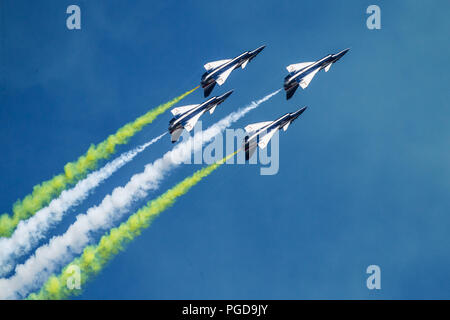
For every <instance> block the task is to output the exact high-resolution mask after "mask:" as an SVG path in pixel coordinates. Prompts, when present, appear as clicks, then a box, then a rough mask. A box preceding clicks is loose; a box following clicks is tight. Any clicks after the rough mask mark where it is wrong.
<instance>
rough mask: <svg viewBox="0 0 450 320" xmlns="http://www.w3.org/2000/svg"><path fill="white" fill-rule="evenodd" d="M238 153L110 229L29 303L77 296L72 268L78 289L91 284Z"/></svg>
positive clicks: (188, 178) (186, 179)
mask: <svg viewBox="0 0 450 320" xmlns="http://www.w3.org/2000/svg"><path fill="white" fill-rule="evenodd" d="M237 152H238V151H236V152H234V153H232V154H230V155H228V156H226V157H225V158H223V159H222V160H220V161H218V162H216V163H213V164H212V165H209V166H208V167H205V168H203V169H200V170H198V171H197V172H195V173H194V174H193V175H191V176H190V177H187V178H185V179H184V180H183V181H181V182H180V183H178V184H177V185H175V186H174V187H173V188H171V189H169V190H167V191H166V192H165V193H163V194H162V195H161V196H159V197H158V198H156V199H155V200H152V201H149V202H148V203H147V204H146V205H145V206H144V207H142V208H141V209H139V210H138V211H137V212H136V213H134V214H133V215H132V216H130V217H129V218H128V220H127V221H125V222H123V223H122V224H120V226H118V227H117V228H112V229H111V230H110V231H109V232H108V233H107V234H105V235H104V236H103V237H102V238H101V239H100V241H99V242H98V244H97V245H95V246H88V247H86V248H84V250H83V254H82V255H81V256H80V257H78V258H76V259H74V260H73V261H72V262H71V263H70V264H68V265H67V266H65V267H64V269H63V270H62V272H61V273H60V274H59V275H57V276H56V275H52V276H51V277H50V278H49V279H48V280H47V281H46V283H45V284H44V285H43V286H42V288H41V289H40V290H39V291H38V292H37V293H32V294H30V295H29V296H28V299H33V300H49V299H66V298H68V297H69V296H71V295H73V294H74V293H75V294H80V293H81V291H80V290H75V291H74V290H71V289H69V287H68V286H67V282H68V280H69V278H71V277H72V275H73V274H72V273H73V272H72V271H71V270H72V269H73V267H74V266H75V267H77V268H79V271H80V276H81V279H80V282H81V283H80V285H82V284H85V283H86V282H87V281H89V280H91V279H92V277H93V276H95V275H96V274H98V273H99V272H100V271H101V270H102V269H103V268H104V267H105V265H106V264H107V263H108V262H109V261H110V260H111V259H112V258H113V257H114V256H115V255H116V254H117V253H118V252H119V251H121V250H124V246H125V245H126V244H127V243H129V242H130V241H133V240H134V239H135V238H136V237H138V236H139V235H140V234H141V233H142V231H143V230H144V229H146V228H147V227H148V226H149V225H150V223H151V222H152V221H153V219H155V218H156V217H157V216H158V215H159V214H160V213H161V212H163V211H164V210H166V209H167V208H169V207H170V206H171V205H172V204H173V203H174V202H175V201H176V200H177V199H178V198H179V197H180V196H182V195H184V194H186V193H187V192H188V191H189V190H190V189H191V188H192V187H193V186H195V185H196V184H197V183H199V182H200V181H201V180H202V179H203V178H205V177H207V176H208V175H210V174H211V173H212V172H213V171H214V170H216V169H217V168H218V167H220V166H221V165H222V164H224V163H225V161H226V160H227V159H229V158H231V157H232V156H234V155H235V154H236V153H237Z"/></svg>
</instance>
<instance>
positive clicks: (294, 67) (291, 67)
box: [286, 62, 314, 72]
mask: <svg viewBox="0 0 450 320" xmlns="http://www.w3.org/2000/svg"><path fill="white" fill-rule="evenodd" d="M312 63H314V62H300V63H295V64H290V65H288V66H287V67H286V69H287V71H288V72H295V71H298V70H301V69H303V68H306V67H307V66H309V65H310V64H312Z"/></svg>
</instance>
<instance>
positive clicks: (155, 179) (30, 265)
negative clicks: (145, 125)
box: [0, 90, 280, 299]
mask: <svg viewBox="0 0 450 320" xmlns="http://www.w3.org/2000/svg"><path fill="white" fill-rule="evenodd" d="M279 91H280V90H277V91H275V92H273V93H271V94H269V95H267V96H265V97H264V98H262V99H260V100H258V101H256V102H252V103H251V104H250V105H248V106H247V107H245V108H243V109H240V110H238V111H236V112H233V113H231V114H230V115H228V116H227V117H225V118H223V119H222V120H220V121H218V122H217V123H215V124H214V125H212V126H211V127H210V128H208V129H206V130H205V131H203V132H199V133H197V134H195V135H194V136H193V137H190V138H189V139H187V140H186V141H185V142H182V143H180V144H178V145H176V147H174V148H173V149H172V150H171V151H168V152H167V153H166V154H165V155H164V156H163V157H162V158H160V159H157V160H156V161H154V162H153V163H151V164H148V165H146V167H145V169H144V171H143V172H142V173H139V174H135V175H134V176H133V177H132V178H131V179H130V181H129V182H128V183H127V184H126V185H125V186H124V187H117V188H115V189H114V190H113V192H112V193H111V194H110V195H107V196H106V197H105V198H104V199H103V200H102V202H101V203H100V204H99V205H98V206H94V207H92V208H90V209H89V210H88V211H87V213H86V214H82V215H78V216H77V221H76V222H75V223H73V224H72V225H71V226H70V227H69V228H68V230H67V231H66V233H64V234H63V235H61V236H58V237H54V238H52V239H51V240H50V242H49V243H48V244H47V245H44V246H41V247H40V248H38V249H37V250H36V252H35V254H34V256H31V257H30V258H29V259H28V260H27V261H26V262H25V263H24V264H21V265H18V266H16V273H15V275H14V276H12V277H11V278H9V279H0V299H16V298H19V297H23V296H25V295H26V294H27V293H28V292H30V291H31V290H34V289H35V288H36V287H38V286H39V285H41V284H42V283H43V282H44V281H45V280H46V279H47V277H48V276H49V275H50V274H51V273H53V272H54V271H55V270H56V269H57V268H59V267H60V266H61V265H63V264H65V263H67V262H68V261H70V260H71V259H72V258H73V256H74V255H77V254H80V253H81V252H82V250H83V248H84V247H85V246H86V245H87V244H89V242H91V241H92V234H93V233H94V232H95V231H99V230H107V229H109V228H110V227H112V226H113V224H114V222H115V221H117V220H118V219H120V218H121V217H122V216H123V215H124V214H125V213H127V212H128V210H129V207H130V206H131V205H132V204H133V203H134V202H135V201H137V200H140V199H143V198H144V197H146V196H147V194H148V192H149V191H150V190H154V189H157V188H158V187H159V184H160V182H161V180H162V179H163V178H164V176H165V175H166V174H167V173H168V172H169V171H170V170H171V169H173V168H175V167H176V166H178V165H180V164H181V163H182V162H183V161H185V160H187V159H189V158H188V157H190V155H191V152H195V151H197V150H200V149H201V148H202V147H203V144H205V143H206V142H208V141H211V140H212V139H213V138H214V137H215V136H216V135H217V134H219V133H221V132H222V131H223V130H225V129H226V128H227V127H229V126H230V125H231V124H232V123H233V122H235V121H237V120H239V119H240V118H241V117H243V116H244V115H245V114H247V113H248V112H250V111H251V110H253V109H255V108H256V107H258V106H259V105H260V104H261V103H263V102H265V101H267V100H268V99H270V98H271V97H273V96H274V95H276V94H277V93H278V92H279Z"/></svg>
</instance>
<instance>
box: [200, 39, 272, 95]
mask: <svg viewBox="0 0 450 320" xmlns="http://www.w3.org/2000/svg"><path fill="white" fill-rule="evenodd" d="M265 47H266V46H261V47H259V48H258V49H255V50H253V51H246V52H244V53H242V54H240V55H239V56H237V57H235V58H233V59H225V60H218V61H212V62H208V63H207V64H205V65H204V68H205V70H206V72H205V73H204V74H203V76H202V80H201V82H200V84H201V86H202V88H203V89H204V95H205V98H206V97H207V96H209V94H210V93H211V91H212V90H213V89H214V86H215V85H216V83H218V84H219V85H220V86H221V85H222V84H224V83H225V81H226V80H227V78H228V77H229V76H230V74H231V72H232V71H233V70H234V69H237V68H239V67H241V68H242V69H244V68H245V67H246V66H247V63H249V62H250V61H251V60H252V59H253V58H254V57H256V56H257V55H258V54H259V53H260V52H261V51H262V50H263V49H264V48H265Z"/></svg>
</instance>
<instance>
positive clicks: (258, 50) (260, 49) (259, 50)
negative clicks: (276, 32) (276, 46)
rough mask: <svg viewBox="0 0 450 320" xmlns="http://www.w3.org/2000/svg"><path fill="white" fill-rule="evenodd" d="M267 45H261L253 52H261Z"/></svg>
mask: <svg viewBox="0 0 450 320" xmlns="http://www.w3.org/2000/svg"><path fill="white" fill-rule="evenodd" d="M265 47H266V46H265V45H264V46H261V47H259V48H258V49H256V50H254V51H253V52H254V53H255V54H258V53H260V52H261V51H263V49H264V48H265Z"/></svg>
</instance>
